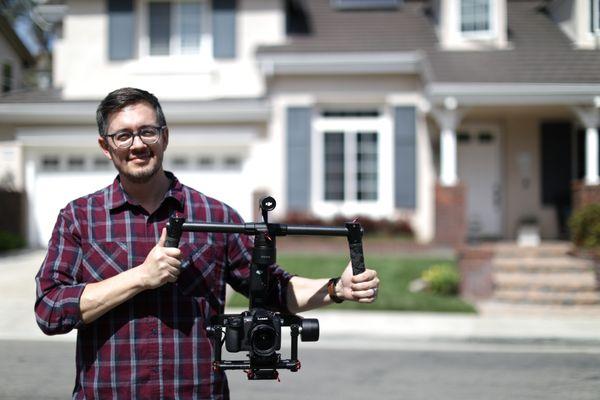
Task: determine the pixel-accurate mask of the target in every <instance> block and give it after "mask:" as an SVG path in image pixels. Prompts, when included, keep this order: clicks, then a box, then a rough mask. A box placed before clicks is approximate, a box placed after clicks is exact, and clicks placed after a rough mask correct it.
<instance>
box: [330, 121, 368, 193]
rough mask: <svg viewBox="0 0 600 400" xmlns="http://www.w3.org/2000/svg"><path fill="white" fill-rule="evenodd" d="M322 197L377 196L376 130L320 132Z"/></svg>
mask: <svg viewBox="0 0 600 400" xmlns="http://www.w3.org/2000/svg"><path fill="white" fill-rule="evenodd" d="M323 150H324V163H323V164H324V179H323V183H324V190H323V193H324V198H325V200H329V201H343V200H359V201H363V200H377V199H378V197H379V196H378V189H377V188H378V184H379V173H378V162H379V160H378V153H379V152H378V133H377V132H361V131H359V132H352V131H345V132H341V131H340V132H334V131H330V132H324V137H323Z"/></svg>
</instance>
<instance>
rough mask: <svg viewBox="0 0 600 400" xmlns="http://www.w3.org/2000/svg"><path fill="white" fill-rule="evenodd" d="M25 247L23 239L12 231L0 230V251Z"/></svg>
mask: <svg viewBox="0 0 600 400" xmlns="http://www.w3.org/2000/svg"><path fill="white" fill-rule="evenodd" d="M22 247H25V240H23V238H22V237H21V236H19V235H16V234H14V233H10V232H6V231H2V230H0V251H6V250H14V249H20V248H22Z"/></svg>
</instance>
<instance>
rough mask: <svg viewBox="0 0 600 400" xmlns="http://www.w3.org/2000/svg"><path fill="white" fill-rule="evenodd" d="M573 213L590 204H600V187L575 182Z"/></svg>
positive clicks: (573, 188)
mask: <svg viewBox="0 0 600 400" xmlns="http://www.w3.org/2000/svg"><path fill="white" fill-rule="evenodd" d="M572 195H573V211H575V210H578V209H580V208H583V207H585V206H587V205H588V204H593V203H600V185H586V184H585V183H584V182H582V181H575V182H573V185H572Z"/></svg>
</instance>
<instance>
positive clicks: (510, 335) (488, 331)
mask: <svg viewBox="0 0 600 400" xmlns="http://www.w3.org/2000/svg"><path fill="white" fill-rule="evenodd" d="M44 254H45V252H44V251H26V252H20V253H13V254H11V255H8V256H3V257H0V293H2V300H3V301H2V302H0V340H8V339H10V340H67V341H73V340H74V339H75V333H74V332H71V333H70V334H68V335H61V336H54V337H48V336H45V335H44V334H43V333H42V332H41V331H40V330H39V328H38V327H37V324H36V323H35V317H34V314H33V305H34V301H35V283H34V277H35V274H36V273H37V270H38V268H39V266H40V264H41V262H42V260H43V257H44ZM367 309H368V306H365V310H367ZM239 311H240V310H227V312H228V313H237V312H239ZM303 316H304V317H306V318H318V319H319V324H320V331H321V339H320V340H319V342H318V343H317V344H312V343H307V344H305V345H306V346H315V345H318V346H323V347H346V348H347V347H352V348H378V347H379V348H390V347H398V348H435V347H436V346H437V347H439V346H446V347H448V346H450V347H452V346H454V347H458V346H460V345H461V344H462V345H473V344H479V345H490V344H494V345H519V346H527V347H528V348H532V346H533V347H539V346H546V345H552V346H564V347H569V348H573V346H576V347H578V348H582V349H583V348H586V349H590V348H593V349H597V350H598V352H600V312H598V313H592V314H589V313H583V312H582V313H579V314H571V315H568V316H567V315H560V314H559V313H550V314H547V313H542V312H536V313H533V314H531V315H527V314H526V313H519V314H518V315H514V314H507V313H503V312H502V310H501V309H496V310H494V309H493V307H492V308H488V309H487V310H485V312H484V313H482V314H479V315H471V314H443V313H411V312H378V311H373V312H367V311H364V312H362V311H336V310H335V308H333V307H332V308H330V309H325V310H318V311H310V312H307V313H305V314H304V315H303ZM286 335H287V333H286ZM303 346H304V345H303Z"/></svg>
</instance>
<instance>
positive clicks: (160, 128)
mask: <svg viewBox="0 0 600 400" xmlns="http://www.w3.org/2000/svg"><path fill="white" fill-rule="evenodd" d="M148 128H152V129H156V130H157V131H158V135H157V136H156V140H155V141H153V142H148V141H147V139H144V137H143V136H142V131H143V130H144V129H148ZM166 128H167V126H166V125H163V126H154V125H146V126H142V127H141V128H140V129H138V130H137V131H134V132H130V131H128V130H126V129H124V130H121V131H118V132H115V133H107V134H106V135H104V137H107V138H111V139H112V142H113V144H114V145H115V146H116V147H117V148H119V149H128V148H130V147H131V146H133V142H134V141H135V137H136V136H138V137H139V138H140V140H141V141H142V143H144V144H145V145H151V144H155V143H158V141H159V140H160V136H161V135H162V134H163V132H164V131H165V129H166ZM121 133H130V134H131V139H130V140H131V143H129V145H128V146H119V145H118V144H117V143H116V142H115V136H116V135H119V134H121Z"/></svg>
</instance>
